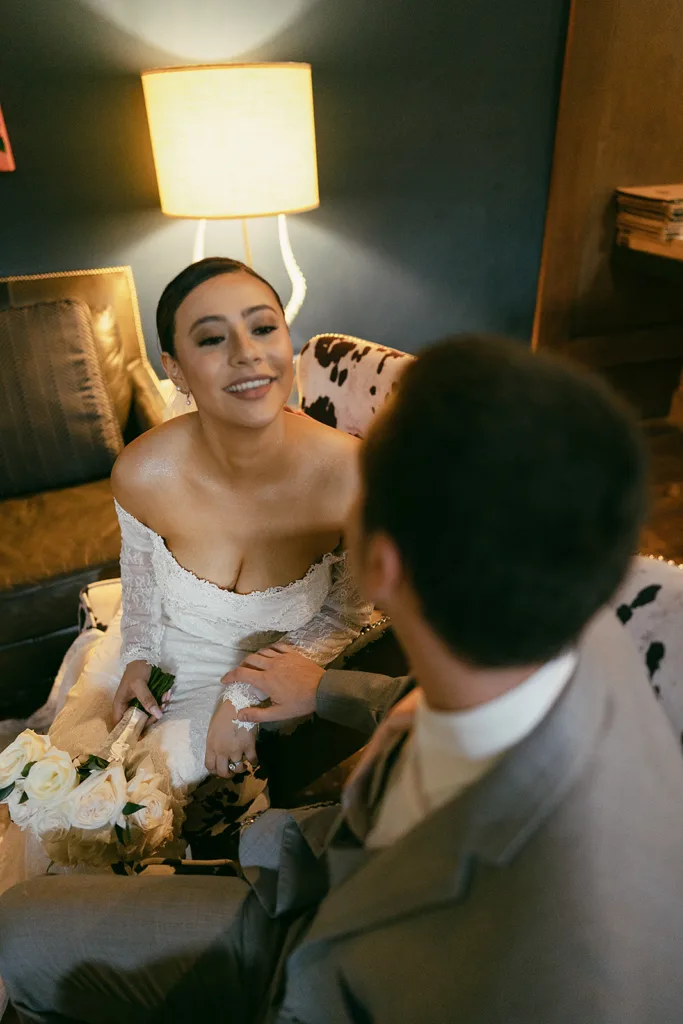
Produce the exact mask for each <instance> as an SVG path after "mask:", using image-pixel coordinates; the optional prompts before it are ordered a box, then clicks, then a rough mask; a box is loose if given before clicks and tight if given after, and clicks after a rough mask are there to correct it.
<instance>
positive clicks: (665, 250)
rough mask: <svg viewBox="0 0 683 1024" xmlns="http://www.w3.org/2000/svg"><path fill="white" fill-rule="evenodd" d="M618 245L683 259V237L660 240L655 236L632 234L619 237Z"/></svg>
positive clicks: (669, 257)
mask: <svg viewBox="0 0 683 1024" xmlns="http://www.w3.org/2000/svg"><path fill="white" fill-rule="evenodd" d="M617 245H618V246H620V247H621V248H623V249H632V250H633V251H635V252H647V253H650V255H651V256H663V257H664V258H665V259H667V260H681V261H683V238H674V239H673V240H672V241H671V242H658V241H657V239H655V238H652V239H650V238H644V237H643V236H642V235H637V234H631V235H624V236H622V237H620V238H618V239H617Z"/></svg>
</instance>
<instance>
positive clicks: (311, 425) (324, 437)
mask: <svg viewBox="0 0 683 1024" xmlns="http://www.w3.org/2000/svg"><path fill="white" fill-rule="evenodd" d="M297 421H298V422H297V428H298V430H299V432H300V439H301V442H302V444H301V451H302V452H303V453H305V463H306V465H305V472H306V474H307V475H309V474H312V476H313V477H314V478H315V481H314V482H315V484H316V486H319V488H320V491H319V493H321V494H325V495H327V496H328V497H329V500H330V502H331V503H332V504H333V505H337V504H340V505H341V506H345V505H347V504H348V503H350V502H351V501H353V497H354V495H355V492H356V488H357V486H358V465H359V463H358V456H359V453H360V446H361V442H360V441H359V440H358V438H357V437H353V436H352V435H351V434H346V433H344V431H343V430H337V429H336V428H334V427H328V426H327V425H326V424H324V423H318V421H317V420H314V419H311V418H309V417H303V416H302V417H300V418H299V417H297Z"/></svg>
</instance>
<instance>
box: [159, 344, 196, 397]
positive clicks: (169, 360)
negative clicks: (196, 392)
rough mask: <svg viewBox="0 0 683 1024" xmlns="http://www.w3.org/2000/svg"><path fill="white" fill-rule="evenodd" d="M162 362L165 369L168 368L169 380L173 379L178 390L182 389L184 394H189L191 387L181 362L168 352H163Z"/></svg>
mask: <svg viewBox="0 0 683 1024" xmlns="http://www.w3.org/2000/svg"><path fill="white" fill-rule="evenodd" d="M161 363H162V366H163V368H164V370H166V374H167V376H168V378H169V380H171V381H173V383H174V384H175V386H176V387H177V388H178V390H179V391H182V392H183V394H185V395H186V394H188V393H189V390H190V389H189V388H188V386H187V382H186V381H185V377H184V376H183V371H182V370H181V369H180V364H179V363H178V362H176V360H175V359H174V358H173V356H172V355H169V353H168V352H162V353H161Z"/></svg>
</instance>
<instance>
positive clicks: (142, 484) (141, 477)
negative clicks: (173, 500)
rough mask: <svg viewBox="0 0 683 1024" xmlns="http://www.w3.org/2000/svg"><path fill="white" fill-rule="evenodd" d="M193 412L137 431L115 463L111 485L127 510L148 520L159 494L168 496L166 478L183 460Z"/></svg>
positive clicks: (171, 476) (172, 476)
mask: <svg viewBox="0 0 683 1024" xmlns="http://www.w3.org/2000/svg"><path fill="white" fill-rule="evenodd" d="M191 418H193V414H192V413H188V414H187V415H185V416H178V417H177V418H176V419H172V420H169V421H168V422H167V423H162V424H160V426H158V427H152V429H151V430H147V431H145V433H144V434H140V436H139V437H136V438H135V440H134V441H131V443H130V444H129V445H127V446H126V447H125V448H124V449H123V451H122V452H121V454H120V455H119V457H118V459H117V460H116V462H115V464H114V468H113V469H112V473H111V489H112V493H113V495H114V497H115V498H116V500H117V501H118V503H119V504H120V505H122V506H123V508H125V509H126V511H127V512H130V513H131V515H133V516H135V517H136V519H139V520H140V521H141V522H143V523H147V525H150V524H149V520H150V517H151V518H154V516H153V509H154V505H155V504H156V503H158V501H159V496H160V495H163V494H166V497H167V498H168V494H167V491H168V483H169V480H173V479H174V478H177V473H178V469H179V467H181V466H182V465H183V463H185V464H186V456H187V453H188V448H189V446H190V443H191V431H192V422H191Z"/></svg>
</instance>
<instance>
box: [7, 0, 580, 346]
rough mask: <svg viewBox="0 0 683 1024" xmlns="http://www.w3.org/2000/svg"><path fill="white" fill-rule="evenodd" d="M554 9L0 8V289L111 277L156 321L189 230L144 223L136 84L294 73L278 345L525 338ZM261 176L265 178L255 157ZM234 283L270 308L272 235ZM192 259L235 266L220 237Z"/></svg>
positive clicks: (528, 0)
mask: <svg viewBox="0 0 683 1024" xmlns="http://www.w3.org/2000/svg"><path fill="white" fill-rule="evenodd" d="M566 8H567V0H248V2H245V0H0V38H2V40H3V54H2V59H1V60H0V104H2V107H3V110H4V113H5V119H6V122H7V126H8V130H9V133H10V138H11V141H12V146H13V149H14V154H15V158H16V162H17V170H16V171H15V172H14V173H13V174H0V211H1V212H0V216H1V217H2V222H1V228H0V273H2V274H9V273H33V272H41V271H52V270H69V269H79V268H88V267H96V266H111V265H115V264H127V263H130V264H131V265H132V267H133V272H134V275H135V280H136V283H137V287H138V292H139V297H140V305H141V310H142V317H143V324H144V328H145V334H146V338H147V344H148V348H149V349H150V352H151V353H152V355H153V358H154V353H155V349H156V343H155V338H154V326H153V325H154V306H155V303H156V299H157V298H158V295H159V293H160V292H161V289H162V287H163V286H164V284H165V283H166V282H167V281H168V280H169V279H170V278H171V277H172V276H173V275H174V274H175V273H176V272H177V271H178V270H180V269H181V268H182V267H183V266H184V265H185V264H186V263H188V262H189V260H190V256H191V251H192V241H193V234H194V224H193V223H192V222H190V221H175V220H171V219H168V218H166V217H164V216H163V214H162V213H161V212H160V210H159V206H158V194H157V189H156V180H155V176H154V168H153V164H152V157H151V150H150V144H149V137H148V134H147V126H146V118H145V110H144V104H143V99H142V90H141V86H140V79H139V72H140V70H141V69H143V68H147V67H160V66H165V65H173V64H183V63H207V62H210V61H230V60H237V59H239V60H256V59H258V60H306V61H310V62H311V63H312V65H313V83H314V95H315V106H316V123H317V131H318V157H319V167H320V191H321V206H320V209H318V210H316V211H313V212H311V213H307V214H300V215H299V216H296V217H292V218H290V232H291V237H292V243H293V246H294V250H295V253H296V256H297V258H298V261H299V263H300V265H301V267H302V269H303V271H304V273H305V274H306V276H307V278H308V282H309V295H308V299H307V301H306V305H305V306H304V308H303V311H302V313H301V314H300V316H299V318H298V320H297V322H296V324H295V325H294V332H293V333H294V336H295V342H296V343H297V344H301V342H302V341H303V340H304V339H305V338H306V337H308V336H310V335H311V334H314V333H318V332H320V331H329V330H336V331H341V332H344V333H347V334H356V335H359V336H362V337H367V338H371V339H373V340H375V341H380V342H386V343H388V344H391V345H394V346H397V347H399V348H404V349H407V350H412V351H414V350H416V349H417V348H419V347H420V345H422V344H424V343H425V342H426V341H429V340H431V339H433V338H435V337H438V336H440V335H443V334H444V333H446V332H450V331H453V330H458V329H494V330H500V331H505V332H508V333H511V334H513V335H515V336H517V337H521V338H525V337H528V336H529V332H530V329H531V322H532V316H533V307H534V298H535V289H536V281H537V276H538V266H539V257H540V247H541V237H542V228H543V217H544V210H545V203H546V195H547V186H548V176H549V168H550V160H551V150H552V140H553V129H554V121H555V111H556V105H557V92H558V82H559V69H560V62H561V54H562V50H563V43H564V33H565V24H566ZM263 159H264V160H267V159H268V150H267V142H266V141H265V140H264V148H263ZM252 223H253V228H252V243H253V250H254V263H255V266H256V268H257V269H258V270H259V271H261V272H262V273H263V274H264V275H265V276H266V277H269V278H270V279H271V280H272V281H273V283H274V284H275V286H276V287H279V288H281V289H282V291H283V292H284V297H285V298H286V297H287V294H288V290H287V286H286V276H285V273H284V270H283V268H282V267H281V265H280V259H279V249H278V247H277V234H276V223H275V221H273V220H264V221H255V222H252ZM207 253H208V254H209V255H211V254H215V253H221V254H224V255H232V256H237V257H241V256H242V244H241V233H240V229H239V226H238V225H237V224H235V223H232V222H214V223H213V224H210V225H209V231H208V236H207Z"/></svg>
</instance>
